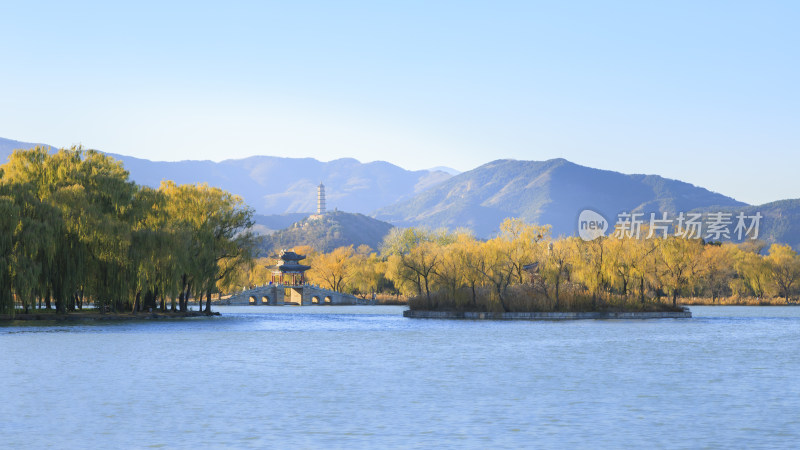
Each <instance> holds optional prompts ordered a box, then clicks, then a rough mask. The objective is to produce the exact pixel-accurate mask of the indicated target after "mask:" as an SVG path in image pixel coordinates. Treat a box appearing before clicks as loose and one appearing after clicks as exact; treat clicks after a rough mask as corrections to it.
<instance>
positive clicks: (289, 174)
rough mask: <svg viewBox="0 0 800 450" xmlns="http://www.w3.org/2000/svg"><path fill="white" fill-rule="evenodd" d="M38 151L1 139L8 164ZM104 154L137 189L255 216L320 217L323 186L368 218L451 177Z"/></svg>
mask: <svg viewBox="0 0 800 450" xmlns="http://www.w3.org/2000/svg"><path fill="white" fill-rule="evenodd" d="M35 145H36V144H32V143H26V142H19V141H12V140H9V139H2V138H0V158H2V161H3V162H5V161H6V160H7V158H8V155H10V154H11V152H12V151H13V150H14V149H17V148H31V147H34V146H35ZM106 154H108V155H109V156H112V157H114V158H116V159H119V160H120V161H122V163H123V164H124V165H125V168H126V169H127V170H128V171H129V172H130V174H131V178H132V179H133V180H134V181H136V182H137V183H139V184H143V185H146V186H151V187H158V186H159V185H160V184H161V181H162V180H173V181H175V182H176V183H178V184H184V183H209V184H211V185H214V186H217V187H220V188H222V189H225V190H227V191H229V192H232V193H234V194H237V195H240V196H242V198H244V200H245V202H246V203H247V204H248V205H250V206H251V207H253V208H254V209H255V210H256V212H258V213H259V214H265V215H270V214H283V213H303V212H304V213H310V212H313V211H316V209H317V186H318V185H319V184H320V182H322V183H323V184H325V189H326V197H327V204H328V209H330V210H333V209H340V210H343V211H350V212H357V213H362V214H368V213H370V212H372V211H374V210H376V209H378V208H381V207H383V206H386V205H389V204H392V203H395V202H398V201H402V200H405V199H407V198H409V197H411V196H413V195H414V194H416V193H418V192H422V191H423V190H425V189H426V188H428V187H430V186H433V185H435V184H437V183H440V182H442V181H444V180H446V179H448V178H450V176H451V175H450V174H448V173H445V172H443V171H439V170H433V171H429V170H414V171H412V170H406V169H403V168H401V167H398V166H396V165H394V164H390V163H387V162H384V161H375V162H370V163H361V162H359V161H357V160H355V159H351V158H344V159H337V160H334V161H330V162H321V161H318V160H316V159H313V158H280V157H275V156H252V157H249V158H244V159H227V160H224V161H220V162H214V161H174V162H172V161H150V160H146V159H140V158H134V157H131V156H125V155H118V154H114V153H106Z"/></svg>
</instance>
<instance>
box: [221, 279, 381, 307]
mask: <svg viewBox="0 0 800 450" xmlns="http://www.w3.org/2000/svg"><path fill="white" fill-rule="evenodd" d="M221 303H222V304H226V305H274V306H277V305H292V304H294V305H369V304H373V302H372V301H371V300H363V299H360V298H358V297H356V296H354V295H350V294H343V293H341V292H336V291H332V290H330V289H324V288H321V287H319V286H314V285H310V284H303V285H294V286H289V285H283V284H266V285H263V286H256V287H254V288H252V289H247V290H243V291H242V292H239V293H236V294H233V295H231V296H230V297H229V298H228V299H226V300H222V302H221Z"/></svg>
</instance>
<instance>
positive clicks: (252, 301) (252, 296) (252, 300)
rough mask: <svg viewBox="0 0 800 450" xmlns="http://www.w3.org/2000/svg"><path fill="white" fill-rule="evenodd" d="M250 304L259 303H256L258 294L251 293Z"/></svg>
mask: <svg viewBox="0 0 800 450" xmlns="http://www.w3.org/2000/svg"><path fill="white" fill-rule="evenodd" d="M250 304H251V305H256V304H257V303H256V296H255V295H251V296H250Z"/></svg>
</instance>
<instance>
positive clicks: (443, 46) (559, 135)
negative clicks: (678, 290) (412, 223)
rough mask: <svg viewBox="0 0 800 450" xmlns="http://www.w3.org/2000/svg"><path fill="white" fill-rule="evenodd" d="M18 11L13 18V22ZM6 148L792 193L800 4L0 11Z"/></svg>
mask: <svg viewBox="0 0 800 450" xmlns="http://www.w3.org/2000/svg"><path fill="white" fill-rule="evenodd" d="M9 3H13V4H11V5H9ZM0 24H1V25H0V136H2V137H6V138H10V139H17V140H23V141H34V142H44V143H49V144H52V145H56V146H67V145H70V144H75V143H82V144H83V145H84V146H86V147H90V148H97V149H100V150H104V151H109V152H115V153H121V154H126V155H132V156H139V157H143V158H149V159H158V160H178V159H212V160H221V159H226V158H238V157H244V156H249V155H256V154H261V155H277V156H310V157H314V158H317V159H320V160H323V161H327V160H331V159H336V158H340V157H354V158H357V159H359V160H361V161H372V160H386V161H390V162H392V163H395V164H398V165H400V166H403V167H406V168H410V169H421V168H429V167H433V166H438V165H445V166H450V167H454V168H456V169H459V170H468V169H471V168H474V167H476V166H478V165H480V164H483V163H485V162H488V161H491V160H493V159H497V158H516V159H530V160H543V159H549V158H555V157H563V158H566V159H569V160H571V161H573V162H576V163H579V164H584V165H588V166H592V167H598V168H604V169H612V170H618V171H622V172H626V173H656V174H660V175H663V176H667V177H671V178H678V179H681V180H684V181H688V182H691V183H694V184H697V185H701V186H704V187H707V188H709V189H711V190H714V191H718V192H721V193H724V194H727V195H730V196H733V197H735V198H737V199H740V200H742V201H745V202H748V203H763V202H767V201H772V200H777V199H783V198H797V197H800V177H798V176H797V171H798V168H799V167H800V86H799V85H800V70H799V69H800V25H798V24H800V2H796V1H784V2H779V1H768V0H764V1H750V2H737V1H696V0H695V1H668V2H649V1H633V0H631V1H625V2H614V1H602V2H599V1H586V2H567V1H564V2H544V1H542V2H537V1H520V2H504V1H486V2H469V1H452V2H448V1H419V2H416V1H396V2H381V1H356V2H348V1H326V2H302V1H296V2H295V1H292V2H239V1H230V0H229V1H224V2H186V3H182V4H181V3H179V2H161V1H159V2H149V1H137V2H128V4H126V5H120V4H118V2H108V1H104V2H37V1H24V2H23V1H20V2H3V3H0Z"/></svg>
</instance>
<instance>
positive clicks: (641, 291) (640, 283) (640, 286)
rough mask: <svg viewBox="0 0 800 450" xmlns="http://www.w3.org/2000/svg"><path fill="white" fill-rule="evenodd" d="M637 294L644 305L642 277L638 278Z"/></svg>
mask: <svg viewBox="0 0 800 450" xmlns="http://www.w3.org/2000/svg"><path fill="white" fill-rule="evenodd" d="M639 296H640V300H641V302H642V304H643V305H644V277H642V278H639Z"/></svg>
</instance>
